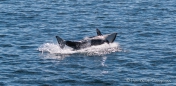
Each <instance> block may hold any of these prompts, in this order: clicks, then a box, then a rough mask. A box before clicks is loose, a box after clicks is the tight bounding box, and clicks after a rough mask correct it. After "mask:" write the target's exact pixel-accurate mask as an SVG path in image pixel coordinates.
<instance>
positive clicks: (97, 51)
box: [38, 43, 121, 56]
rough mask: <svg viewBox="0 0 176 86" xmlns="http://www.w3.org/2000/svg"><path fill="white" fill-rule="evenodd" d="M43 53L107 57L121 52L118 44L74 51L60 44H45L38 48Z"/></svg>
mask: <svg viewBox="0 0 176 86" xmlns="http://www.w3.org/2000/svg"><path fill="white" fill-rule="evenodd" d="M38 50H39V51H41V52H42V53H44V52H48V53H51V54H57V55H70V54H84V55H88V56H92V55H105V54H109V53H112V52H116V51H121V49H120V48H119V44H118V43H110V44H107V43H105V44H102V45H98V46H91V47H88V48H85V49H80V50H73V49H72V48H70V47H68V46H65V47H64V48H63V49H61V48H60V47H59V45H58V44H54V43H45V44H43V45H41V46H40V47H39V48H38Z"/></svg>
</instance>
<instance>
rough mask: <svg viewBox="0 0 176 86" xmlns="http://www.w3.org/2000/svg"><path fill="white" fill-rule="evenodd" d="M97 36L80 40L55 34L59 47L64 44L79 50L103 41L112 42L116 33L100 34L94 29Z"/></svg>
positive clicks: (62, 46)
mask: <svg viewBox="0 0 176 86" xmlns="http://www.w3.org/2000/svg"><path fill="white" fill-rule="evenodd" d="M96 32H97V36H93V37H88V38H85V39H83V40H80V41H66V40H63V39H62V38H60V37H59V36H56V39H57V42H58V44H59V46H60V48H62V49H63V48H64V47H65V45H67V46H69V47H71V48H73V49H74V50H79V49H83V48H87V47H91V46H96V45H101V44H104V43H108V44H109V43H113V42H114V40H115V38H116V35H117V33H111V34H105V35H102V34H101V32H100V30H99V29H96Z"/></svg>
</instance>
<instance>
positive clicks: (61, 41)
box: [56, 36, 65, 49]
mask: <svg viewBox="0 0 176 86" xmlns="http://www.w3.org/2000/svg"><path fill="white" fill-rule="evenodd" d="M56 39H57V42H58V44H59V46H60V48H62V49H63V48H64V46H65V41H64V40H63V39H62V38H60V37H59V36H56Z"/></svg>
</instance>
